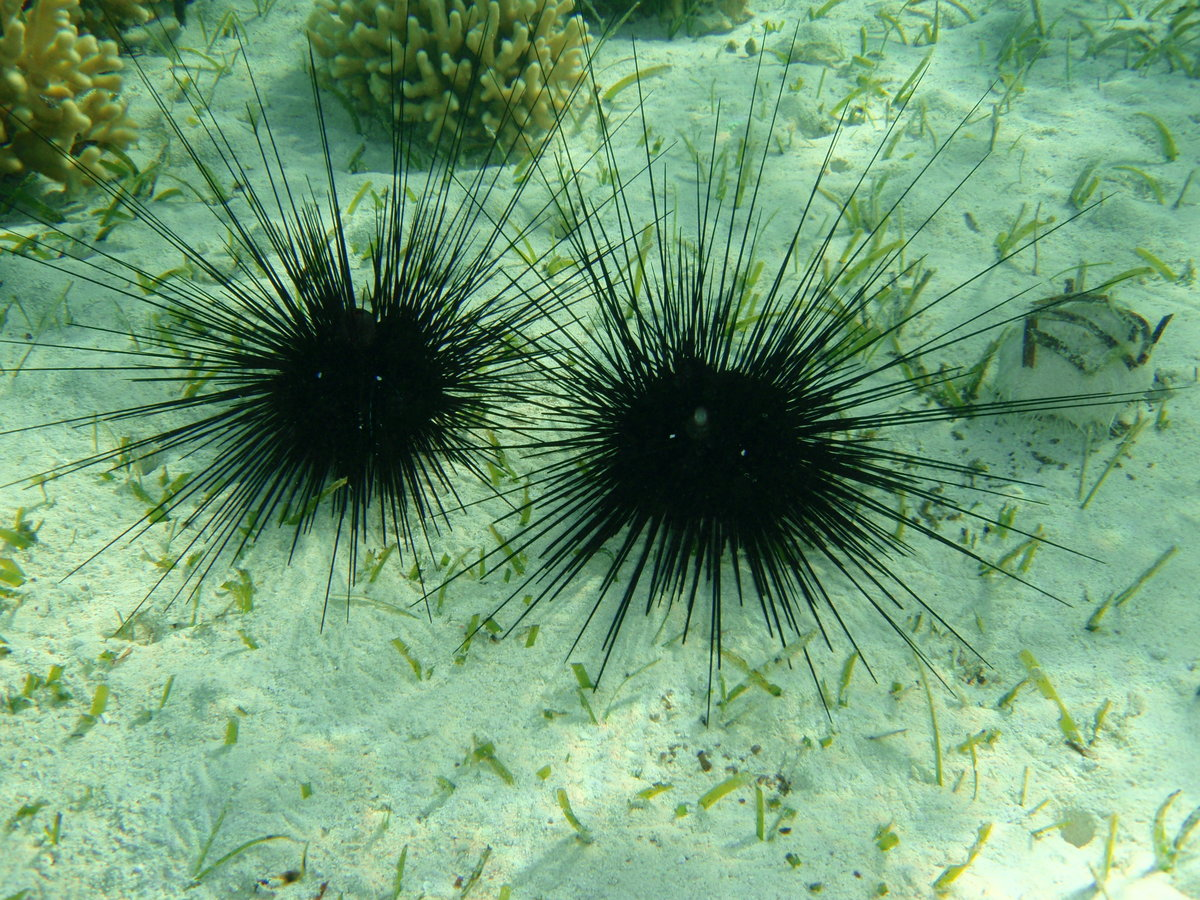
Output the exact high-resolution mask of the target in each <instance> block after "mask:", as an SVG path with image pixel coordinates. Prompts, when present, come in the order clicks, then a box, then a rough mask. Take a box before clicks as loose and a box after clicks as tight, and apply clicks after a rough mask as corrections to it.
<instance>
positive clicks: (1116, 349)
mask: <svg viewBox="0 0 1200 900" xmlns="http://www.w3.org/2000/svg"><path fill="white" fill-rule="evenodd" d="M1170 320H1171V317H1170V316H1165V317H1164V318H1162V319H1161V320H1159V322H1158V324H1157V325H1155V326H1153V327H1151V325H1150V323H1148V322H1147V321H1146V320H1145V319H1144V318H1142V317H1141V316H1140V315H1139V314H1138V313H1136V312H1134V311H1133V310H1131V309H1127V308H1125V307H1123V306H1118V305H1117V304H1116V303H1114V302H1113V301H1112V300H1111V299H1110V298H1109V297H1108V295H1107V294H1094V293H1089V292H1079V293H1076V292H1075V291H1074V285H1073V284H1072V283H1071V282H1070V281H1068V282H1067V285H1066V292H1065V293H1063V294H1061V295H1058V296H1055V297H1049V298H1047V299H1045V300H1040V301H1038V302H1037V303H1035V304H1034V306H1033V308H1032V309H1031V310H1030V311H1029V312H1028V313H1027V314H1026V315H1025V316H1024V317H1023V318H1022V319H1020V320H1018V321H1017V322H1014V323H1013V324H1012V325H1011V326H1010V327H1009V328H1008V329H1007V330H1006V331H1005V332H1004V334H1003V335H1002V336H1001V338H1000V343H999V347H998V348H997V350H996V355H995V358H994V363H995V365H994V372H995V376H994V378H993V379H992V385H993V389H994V390H995V391H996V393H998V394H999V395H1000V396H1001V397H1002V398H1004V399H1005V400H1033V399H1037V398H1039V397H1063V398H1064V399H1063V401H1062V403H1061V405H1057V406H1054V407H1053V408H1051V409H1046V410H1042V411H1039V412H1038V413H1037V415H1048V416H1052V417H1054V418H1057V419H1061V420H1063V421H1066V422H1070V423H1071V424H1073V425H1075V426H1077V427H1079V428H1081V429H1085V430H1090V429H1107V428H1108V427H1109V425H1110V424H1111V423H1112V420H1113V417H1114V416H1115V415H1116V414H1117V413H1118V412H1119V411H1120V409H1121V407H1122V405H1123V404H1121V403H1116V402H1114V403H1108V404H1102V405H1081V404H1086V403H1089V402H1091V401H1085V400H1080V401H1078V402H1073V401H1072V400H1071V399H1070V398H1071V397H1074V396H1079V395H1082V394H1126V395H1128V394H1135V393H1138V392H1141V391H1148V390H1149V389H1150V387H1151V386H1152V385H1153V383H1154V369H1153V367H1152V366H1150V365H1149V362H1150V353H1151V351H1152V350H1153V348H1154V345H1155V344H1156V343H1157V342H1158V339H1159V338H1160V337H1161V336H1162V333H1163V329H1165V328H1166V326H1167V323H1168V322H1169V321H1170Z"/></svg>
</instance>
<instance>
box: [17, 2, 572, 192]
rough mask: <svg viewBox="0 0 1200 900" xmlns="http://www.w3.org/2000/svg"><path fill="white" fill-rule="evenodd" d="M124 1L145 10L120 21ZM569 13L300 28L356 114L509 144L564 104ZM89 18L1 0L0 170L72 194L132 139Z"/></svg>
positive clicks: (413, 13) (359, 7)
mask: <svg viewBox="0 0 1200 900" xmlns="http://www.w3.org/2000/svg"><path fill="white" fill-rule="evenodd" d="M130 3H134V4H135V5H136V11H137V12H139V13H143V15H138V16H135V17H132V18H130V16H129V15H127V14H126V13H127V10H125V6H127V5H128V4H130ZM122 4H124V6H123V5H122ZM103 9H104V10H105V12H104V14H103V21H104V22H110V23H122V22H139V21H143V20H144V19H145V18H147V17H149V15H150V12H149V9H148V8H147V7H144V6H142V5H140V0H117V2H116V5H112V0H110V5H105V6H104V7H103ZM573 9H574V2H573V0H382V2H380V0H317V2H316V4H315V7H314V9H313V12H312V14H311V16H310V17H309V21H308V31H309V37H310V39H311V44H312V48H313V50H314V52H315V54H316V55H317V56H318V57H319V58H320V59H322V60H323V61H324V62H325V65H326V68H327V71H328V75H329V76H330V77H331V79H332V81H333V83H334V85H335V87H336V89H337V90H339V91H341V92H343V93H344V94H345V95H347V96H348V97H349V98H350V99H351V100H352V101H353V102H354V103H356V104H357V105H359V106H360V107H362V108H364V109H375V110H382V111H384V113H385V115H386V114H387V113H388V112H389V111H390V114H391V117H392V118H393V119H394V120H395V121H396V122H413V123H427V124H428V125H429V128H430V138H431V139H432V140H434V141H436V140H437V139H438V138H439V137H440V135H441V133H442V131H443V129H444V127H445V126H447V125H449V132H448V133H450V134H456V135H457V134H462V135H464V136H466V138H467V139H468V140H480V141H490V140H498V141H499V142H500V143H501V144H502V145H503V146H504V147H507V148H511V147H513V146H514V145H515V144H516V143H518V141H519V140H521V139H522V138H523V137H526V138H532V137H533V136H535V135H537V134H539V133H542V132H547V131H550V130H552V129H553V127H554V124H555V122H556V121H557V120H558V118H559V117H560V116H561V115H562V112H563V110H564V109H565V108H566V106H567V105H568V104H569V103H570V102H571V97H572V96H573V91H574V88H575V85H576V83H577V82H578V81H579V79H580V77H581V76H582V73H583V69H584V63H585V61H586V57H585V54H586V46H587V43H588V41H589V40H590V37H589V34H588V28H587V25H586V23H585V22H584V21H583V19H582V18H581V17H580V16H578V15H572V10H573ZM89 11H90V12H91V13H92V15H91V17H90V18H89V16H88V15H86V14H85V13H88V12H89ZM97 15H98V13H97V12H96V10H95V9H93V8H92V7H86V8H84V7H81V5H80V0H33V2H32V3H29V2H28V0H0V26H2V29H3V30H2V32H0V176H3V175H25V174H28V173H31V172H37V173H40V174H41V175H44V176H45V177H47V178H49V179H51V180H53V181H57V182H59V183H61V184H63V185H65V186H66V187H67V188H72V187H75V186H76V185H77V184H78V183H80V182H81V181H86V180H87V179H88V178H89V177H91V178H105V177H107V172H106V168H105V166H104V165H103V163H104V161H105V160H106V159H111V158H112V157H113V156H115V155H118V154H119V153H120V152H121V151H124V150H125V149H126V148H128V147H129V146H130V145H131V144H132V143H133V142H134V141H135V140H136V135H137V129H136V126H135V123H134V122H133V120H132V119H131V118H130V117H129V115H128V114H127V112H126V104H125V102H124V101H123V100H122V99H121V97H120V91H121V74H120V72H121V69H122V62H121V59H120V56H119V53H118V49H119V48H118V43H117V41H113V40H103V39H100V38H97V37H96V36H95V35H92V34H87V33H84V32H83V31H82V29H85V28H87V27H89V26H88V23H94V22H95V20H96V16H97Z"/></svg>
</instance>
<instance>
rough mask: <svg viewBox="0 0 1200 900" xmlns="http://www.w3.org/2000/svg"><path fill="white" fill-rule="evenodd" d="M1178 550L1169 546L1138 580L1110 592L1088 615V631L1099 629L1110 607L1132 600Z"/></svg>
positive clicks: (1114, 607) (1113, 607)
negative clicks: (1112, 592) (1121, 589)
mask: <svg viewBox="0 0 1200 900" xmlns="http://www.w3.org/2000/svg"><path fill="white" fill-rule="evenodd" d="M1178 550H1179V548H1178V547H1176V546H1171V547H1169V548H1168V549H1167V550H1166V551H1164V552H1163V554H1162V555H1161V556H1160V557H1159V558H1158V559H1156V560H1155V561H1154V564H1153V565H1151V566H1150V568H1148V569H1147V570H1146V571H1145V572H1143V573H1142V574H1141V575H1139V576H1138V578H1137V580H1136V581H1134V583H1133V584H1131V585H1129V587H1127V588H1125V589H1124V590H1123V591H1118V592H1116V593H1114V594H1109V595H1108V597H1107V598H1106V599H1105V600H1104V602H1103V603H1101V604H1100V605H1099V606H1098V607H1096V611H1095V612H1094V613H1092V614H1091V616H1089V617H1088V620H1087V625H1085V626H1084V627H1085V628H1086V629H1087V630H1088V631H1095V630H1096V629H1098V628H1099V627H1100V622H1101V620H1102V619H1103V618H1104V617H1105V616H1106V615H1108V611H1109V610H1110V609H1116V608H1117V607H1119V606H1123V605H1124V604H1126V603H1128V602H1129V601H1130V600H1132V599H1133V596H1134V594H1136V593H1137V592H1138V591H1140V590H1141V589H1142V588H1143V587H1144V586H1145V585H1146V582H1148V581H1149V580H1150V579H1151V578H1153V577H1154V576H1155V575H1157V574H1158V573H1159V571H1160V570H1161V569H1162V567H1163V566H1165V565H1166V564H1167V563H1168V562H1169V561H1170V559H1171V557H1173V556H1174V555H1175V554H1176V552H1177V551H1178Z"/></svg>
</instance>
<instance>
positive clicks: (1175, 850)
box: [1153, 791, 1200, 872]
mask: <svg viewBox="0 0 1200 900" xmlns="http://www.w3.org/2000/svg"><path fill="white" fill-rule="evenodd" d="M1181 793H1182V791H1174V792H1173V793H1171V794H1169V795H1168V796H1167V799H1166V800H1164V801H1163V803H1162V806H1160V807H1159V808H1158V811H1157V812H1156V813H1155V814H1154V832H1153V837H1154V864H1155V866H1156V867H1157V868H1158V869H1160V870H1161V871H1163V872H1170V871H1172V870H1173V869H1174V868H1175V863H1176V862H1177V861H1178V860H1179V854H1180V853H1181V852H1182V851H1183V846H1184V844H1186V843H1187V842H1188V839H1189V838H1190V837H1191V836H1192V832H1194V831H1195V830H1196V829H1197V828H1200V806H1197V807H1196V808H1195V809H1193V810H1192V811H1191V812H1190V813H1189V814H1188V816H1187V818H1186V819H1184V820H1183V824H1182V825H1180V826H1179V830H1178V831H1176V832H1175V837H1174V838H1170V837H1168V836H1167V813H1168V811H1170V809H1171V804H1172V803H1174V802H1175V798H1176V797H1178V796H1179V795H1180V794H1181Z"/></svg>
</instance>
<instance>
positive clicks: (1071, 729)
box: [1014, 650, 1087, 752]
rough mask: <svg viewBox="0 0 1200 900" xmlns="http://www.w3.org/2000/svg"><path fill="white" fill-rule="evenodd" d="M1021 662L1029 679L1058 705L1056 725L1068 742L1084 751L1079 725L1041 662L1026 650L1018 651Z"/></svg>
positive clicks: (1084, 745) (1047, 697) (1084, 744)
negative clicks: (1043, 669) (1044, 670)
mask: <svg viewBox="0 0 1200 900" xmlns="http://www.w3.org/2000/svg"><path fill="white" fill-rule="evenodd" d="M1020 657H1021V662H1022V663H1023V664H1024V666H1025V670H1026V671H1027V672H1028V673H1029V680H1030V681H1031V682H1032V683H1033V684H1034V685H1035V686H1036V687H1037V689H1038V691H1039V692H1040V693H1041V695H1042V696H1043V697H1045V698H1046V699H1047V700H1049V701H1051V702H1052V703H1053V704H1054V705H1055V706H1057V707H1058V727H1059V728H1060V729H1061V730H1062V733H1063V735H1064V736H1065V737H1066V739H1067V741H1068V743H1070V744H1071V746H1072V747H1074V748H1075V749H1076V750H1079V751H1081V752H1082V751H1084V750H1085V749H1086V746H1087V744H1086V741H1084V739H1083V734H1081V733H1080V731H1079V726H1078V725H1076V724H1075V720H1074V719H1073V718H1072V717H1071V714H1070V713H1069V712H1068V711H1067V706H1066V704H1065V703H1063V702H1062V698H1061V697H1059V696H1058V691H1056V690H1055V689H1054V685H1053V684H1051V683H1050V679H1049V678H1048V677H1047V676H1046V673H1045V672H1043V671H1042V667H1041V664H1040V663H1038V661H1037V657H1035V656H1034V655H1033V654H1032V653H1030V652H1029V651H1028V650H1022V651H1021V653H1020ZM1014 690H1015V689H1014Z"/></svg>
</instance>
